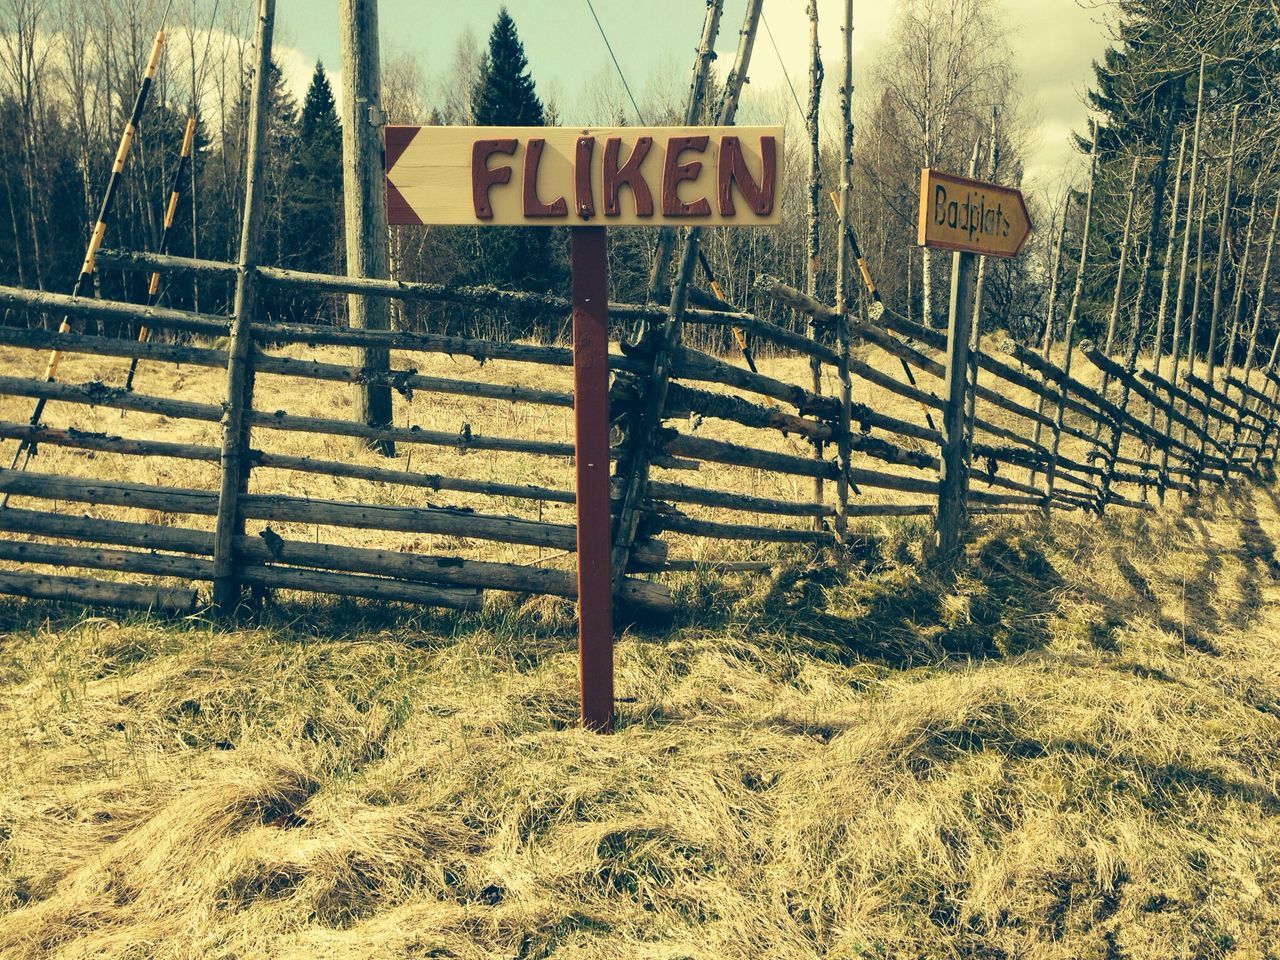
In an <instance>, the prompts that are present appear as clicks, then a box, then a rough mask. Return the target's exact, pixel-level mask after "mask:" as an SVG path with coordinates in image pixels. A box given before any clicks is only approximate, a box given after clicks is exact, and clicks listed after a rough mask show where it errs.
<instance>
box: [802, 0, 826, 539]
mask: <svg viewBox="0 0 1280 960" xmlns="http://www.w3.org/2000/svg"><path fill="white" fill-rule="evenodd" d="M808 16H809V102H808V111H807V113H806V115H805V126H806V127H807V128H808V134H809V182H808V196H807V199H808V202H809V209H808V215H809V217H808V224H807V227H808V229H807V231H806V233H807V237H806V239H807V241H808V250H807V253H808V256H807V257H806V259H805V292H806V293H807V294H808V295H809V296H811V297H817V295H818V250H819V247H820V244H821V237H822V232H821V220H820V214H821V203H820V202H819V201H820V198H821V196H822V166H821V161H822V150H821V145H820V143H819V136H818V135H819V133H820V130H821V128H820V124H819V120H820V111H821V107H822V73H823V71H822V52H821V48H820V47H819V44H818V0H809V10H808ZM807 329H808V334H809V338H810V339H811V340H815V341H816V340H817V339H818V328H817V327H816V326H815V324H814V320H813V317H809V318H808V323H807ZM809 373H810V379H811V382H812V385H813V392H814V393H815V394H819V395H820V394H821V393H822V364H821V362H820V361H819V360H818V359H817V358H816V357H812V358H810V360H809ZM822 448H823V443H822V441H821V440H815V441H814V442H813V455H814V456H815V457H816V458H817V459H819V460H821V459H822ZM813 502H814V503H822V479H821V478H820V477H814V479H813ZM813 528H814V529H815V530H821V529H822V519H821V518H820V517H814V519H813Z"/></svg>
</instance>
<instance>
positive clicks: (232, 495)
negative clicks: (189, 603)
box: [213, 0, 276, 615]
mask: <svg viewBox="0 0 1280 960" xmlns="http://www.w3.org/2000/svg"><path fill="white" fill-rule="evenodd" d="M275 19H276V2H275V0H258V22H257V28H256V30H255V34H254V49H255V50H256V51H257V54H258V59H257V63H256V64H255V65H254V71H253V92H252V94H251V96H250V100H249V144H248V155H247V159H246V165H245V194H244V217H243V219H242V220H241V223H240V254H239V258H238V260H239V262H238V263H237V265H236V290H235V299H234V302H233V318H232V321H231V340H230V344H229V347H228V349H227V394H226V411H227V412H226V413H225V414H224V415H223V418H222V455H221V459H220V467H221V485H220V487H219V490H218V513H217V517H216V519H215V520H214V529H213V606H214V610H215V611H216V612H217V613H219V614H221V615H227V614H230V613H232V612H233V611H234V610H235V608H236V606H237V605H238V604H239V601H240V582H239V579H238V578H237V577H236V558H235V538H236V536H237V535H238V534H240V533H242V532H243V530H244V520H243V519H242V518H241V517H240V509H239V500H240V495H241V493H242V492H243V491H244V489H245V488H246V487H247V485H248V479H249V462H248V459H247V457H248V452H249V427H248V423H247V421H246V418H245V413H246V412H247V411H248V408H249V406H250V404H251V402H252V398H253V369H252V366H251V365H250V361H249V349H250V346H251V345H252V342H253V328H252V324H253V319H254V311H255V308H256V303H255V293H256V288H257V266H258V246H259V239H260V237H261V235H262V214H263V208H264V207H265V204H264V203H263V198H264V193H265V191H264V189H263V188H264V187H265V184H264V183H263V182H262V172H263V167H264V165H265V162H266V155H267V136H268V125H267V122H268V119H269V118H268V117H267V93H268V91H269V90H270V86H271V84H270V79H269V76H268V74H269V72H270V70H271V40H272V35H273V34H274V32H275Z"/></svg>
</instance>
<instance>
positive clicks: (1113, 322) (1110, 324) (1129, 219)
mask: <svg viewBox="0 0 1280 960" xmlns="http://www.w3.org/2000/svg"><path fill="white" fill-rule="evenodd" d="M1137 196H1138V157H1136V156H1135V157H1134V158H1133V169H1132V170H1131V171H1130V173H1129V202H1128V204H1127V205H1126V207H1125V212H1124V233H1123V235H1122V236H1121V239H1120V260H1119V262H1118V263H1117V264H1116V285H1115V291H1114V293H1113V294H1112V296H1111V316H1110V318H1109V319H1108V320H1107V340H1106V344H1105V346H1103V348H1102V350H1103V352H1104V353H1105V354H1106V355H1107V356H1108V357H1109V356H1111V355H1112V349H1113V348H1114V346H1115V340H1116V326H1117V325H1118V324H1119V322H1120V297H1121V295H1122V294H1123V293H1124V271H1125V266H1126V265H1127V264H1128V262H1129V237H1130V236H1131V234H1132V232H1133V203H1134V200H1135V199H1136V198H1137ZM1134 322H1135V323H1136V322H1137V318H1135V321H1134ZM1107 379H1108V378H1107V374H1106V373H1105V372H1104V373H1103V374H1102V386H1101V387H1099V390H1098V392H1099V393H1101V394H1102V395H1103V396H1104V397H1105V396H1106V395H1107ZM1101 430H1102V424H1097V425H1096V427H1095V429H1094V436H1095V438H1096V437H1097V436H1098V433H1099V432H1100V431H1101Z"/></svg>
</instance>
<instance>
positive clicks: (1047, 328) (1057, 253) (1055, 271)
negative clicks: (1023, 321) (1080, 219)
mask: <svg viewBox="0 0 1280 960" xmlns="http://www.w3.org/2000/svg"><path fill="white" fill-rule="evenodd" d="M1070 200H1071V194H1070V192H1067V193H1066V194H1064V195H1063V198H1062V217H1061V225H1060V226H1059V228H1058V244H1057V246H1056V247H1054V250H1053V267H1052V268H1051V269H1050V271H1049V301H1048V303H1047V304H1046V306H1045V311H1044V336H1043V337H1041V340H1040V350H1041V353H1042V354H1043V355H1044V360H1045V362H1046V363H1047V362H1049V355H1050V351H1051V349H1052V346H1053V322H1054V319H1055V314H1056V307H1057V305H1058V279H1059V277H1060V276H1061V273H1062V247H1063V244H1065V243H1066V241H1067V207H1068V206H1069V204H1070ZM1040 382H1041V383H1042V384H1045V385H1047V383H1048V381H1046V380H1045V378H1044V375H1043V374H1042V375H1041V377H1040ZM1044 405H1045V398H1044V396H1037V397H1036V413H1037V414H1042V413H1044ZM1033 429H1034V432H1033V434H1032V437H1031V439H1032V442H1034V443H1037V444H1038V443H1039V442H1040V433H1041V426H1040V423H1039V422H1037V423H1036V424H1035V426H1034V428H1033ZM1035 481H1036V468H1035V467H1034V466H1033V467H1028V468H1027V483H1035Z"/></svg>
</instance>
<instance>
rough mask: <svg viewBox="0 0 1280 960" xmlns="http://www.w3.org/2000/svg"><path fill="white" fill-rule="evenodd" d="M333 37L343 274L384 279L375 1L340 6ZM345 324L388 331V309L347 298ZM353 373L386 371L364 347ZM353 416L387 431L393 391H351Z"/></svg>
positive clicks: (381, 357)
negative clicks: (338, 72)
mask: <svg viewBox="0 0 1280 960" xmlns="http://www.w3.org/2000/svg"><path fill="white" fill-rule="evenodd" d="M338 35H339V38H340V40H341V56H342V61H341V62H342V120H343V123H342V193H343V210H344V213H345V216H346V239H347V274H348V275H349V276H353V277H375V278H379V279H385V278H387V277H389V276H390V260H389V255H388V250H387V194H386V180H385V174H384V172H383V162H382V148H383V144H382V127H383V122H384V117H383V114H382V81H381V77H380V60H379V52H378V0H339V2H338ZM347 314H348V322H349V323H350V325H351V326H352V327H354V328H356V329H370V330H388V329H390V327H391V310H390V304H389V303H388V302H387V301H386V300H385V299H383V298H381V297H378V298H374V299H370V298H367V297H362V296H348V297H347ZM357 354H358V358H359V365H360V366H361V367H363V368H364V369H365V370H367V371H369V372H370V373H371V374H377V373H385V372H386V371H387V370H388V369H390V366H391V358H390V355H389V354H388V352H387V351H386V350H382V349H379V348H371V347H364V348H360V349H359V350H358V351H357ZM355 415H356V418H357V419H358V420H359V422H360V423H363V424H366V425H367V426H371V427H384V426H388V425H390V423H391V388H390V387H388V386H386V385H385V384H381V383H377V382H374V378H372V377H371V378H370V382H367V383H362V384H356V386H355ZM372 446H373V448H374V449H375V450H377V451H378V452H380V453H382V454H383V455H384V456H388V457H390V456H394V455H395V446H394V445H393V444H391V443H390V442H389V441H385V440H384V441H377V442H375V443H374V444H372Z"/></svg>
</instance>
